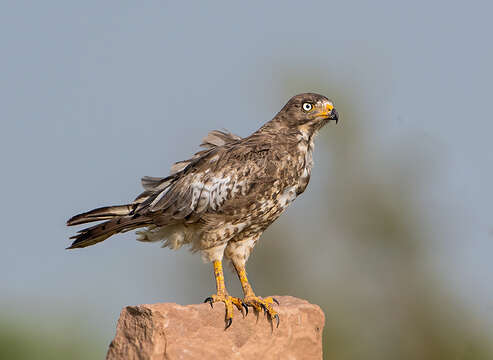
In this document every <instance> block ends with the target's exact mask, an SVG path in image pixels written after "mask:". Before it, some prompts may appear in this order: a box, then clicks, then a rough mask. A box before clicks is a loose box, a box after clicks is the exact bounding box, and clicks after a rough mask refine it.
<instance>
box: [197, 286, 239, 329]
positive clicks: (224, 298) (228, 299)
mask: <svg viewBox="0 0 493 360" xmlns="http://www.w3.org/2000/svg"><path fill="white" fill-rule="evenodd" d="M204 302H205V303H206V302H208V303H209V304H211V307H214V306H213V304H214V303H216V302H222V303H224V306H225V307H226V316H225V321H226V327H225V328H224V330H226V329H227V328H229V327H230V326H231V324H232V323H233V305H234V306H236V308H237V309H238V310H239V311H240V312H241V313H242V315H243V317H244V316H245V313H244V312H243V308H245V310H246V313H247V314H248V308H247V306H246V305H245V304H243V302H242V301H241V299H238V298H237V297H234V296H229V295H227V294H215V295H212V296H210V297H208V298H207V299H205V300H204Z"/></svg>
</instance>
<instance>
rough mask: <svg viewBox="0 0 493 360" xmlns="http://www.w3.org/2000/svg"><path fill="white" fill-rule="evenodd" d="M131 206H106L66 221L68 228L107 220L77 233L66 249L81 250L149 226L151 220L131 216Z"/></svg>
mask: <svg viewBox="0 0 493 360" xmlns="http://www.w3.org/2000/svg"><path fill="white" fill-rule="evenodd" d="M132 210H133V206H132V205H119V206H107V207H102V208H98V209H94V210H91V211H88V212H86V213H83V214H79V215H75V216H74V217H72V218H70V219H69V220H68V221H67V225H68V226H72V225H79V224H85V223H88V222H93V221H101V220H108V221H105V222H103V223H101V224H98V225H94V226H91V227H88V228H86V229H82V230H80V231H78V233H77V235H74V236H72V237H71V238H70V239H75V240H74V242H73V243H72V245H70V246H69V247H68V248H67V249H76V248H83V247H86V246H90V245H94V244H97V243H98V242H101V241H104V240H106V239H107V238H109V237H110V236H112V235H114V234H117V233H123V232H126V231H129V230H133V229H137V228H139V227H143V226H147V225H149V224H151V220H150V219H148V218H146V217H144V216H138V217H135V216H133V215H131V212H132Z"/></svg>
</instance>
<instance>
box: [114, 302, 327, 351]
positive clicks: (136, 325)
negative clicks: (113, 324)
mask: <svg viewBox="0 0 493 360" xmlns="http://www.w3.org/2000/svg"><path fill="white" fill-rule="evenodd" d="M275 298H277V300H279V302H280V304H281V305H280V306H279V307H278V310H279V314H280V318H281V322H280V325H279V328H276V327H275V324H274V326H273V324H272V323H271V322H270V321H269V320H268V319H267V317H266V316H265V315H264V314H259V316H258V320H257V317H256V315H255V313H254V312H253V310H252V309H251V308H250V311H249V314H248V316H246V317H245V318H243V316H242V314H241V313H240V312H239V311H238V310H236V309H235V313H234V319H233V324H232V325H231V327H230V328H229V329H227V330H224V325H225V323H224V305H223V304H214V309H211V307H210V306H209V304H200V305H188V306H182V305H178V304H173V303H163V304H152V305H139V306H127V307H126V308H124V309H123V310H122V312H121V314H120V319H119V320H118V325H117V329H116V336H115V338H114V339H113V341H112V342H111V344H110V347H109V350H108V354H107V357H106V358H107V359H109V360H116V359H128V360H134V359H135V360H137V359H139V360H144V359H169V360H172V359H201V360H207V359H255V360H261V359H265V360H267V359H317V360H320V359H322V330H323V326H324V320H325V319H324V314H323V312H322V310H321V309H320V307H318V306H317V305H313V304H310V303H309V302H307V301H305V300H301V299H298V298H295V297H291V296H275Z"/></svg>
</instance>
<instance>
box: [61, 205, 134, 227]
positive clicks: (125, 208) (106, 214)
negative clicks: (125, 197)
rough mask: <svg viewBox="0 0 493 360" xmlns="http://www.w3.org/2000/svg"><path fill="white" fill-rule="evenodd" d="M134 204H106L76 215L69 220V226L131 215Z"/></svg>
mask: <svg viewBox="0 0 493 360" xmlns="http://www.w3.org/2000/svg"><path fill="white" fill-rule="evenodd" d="M132 210H133V205H130V204H129V205H118V206H105V207H101V208H97V209H94V210H91V211H88V212H85V213H82V214H78V215H75V216H73V217H71V218H70V219H69V220H68V221H67V225H68V226H72V225H80V224H85V223H89V222H93V221H101V220H110V219H113V218H115V217H117V216H125V215H129V214H130V213H131V212H132Z"/></svg>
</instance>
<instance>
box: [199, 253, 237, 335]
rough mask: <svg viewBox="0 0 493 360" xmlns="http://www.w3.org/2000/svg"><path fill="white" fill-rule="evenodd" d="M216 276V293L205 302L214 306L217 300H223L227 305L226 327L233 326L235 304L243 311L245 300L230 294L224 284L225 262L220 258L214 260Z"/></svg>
mask: <svg viewBox="0 0 493 360" xmlns="http://www.w3.org/2000/svg"><path fill="white" fill-rule="evenodd" d="M214 277H215V278H216V289H217V291H216V294H215V295H212V296H210V297H208V298H207V299H205V300H204V302H208V303H209V304H211V307H213V305H212V304H213V303H215V302H223V303H224V305H225V307H226V317H225V320H226V329H227V328H228V327H230V326H231V323H232V322H233V305H235V306H236V308H237V309H238V310H240V311H241V313H243V306H244V305H243V302H242V301H241V300H240V299H238V298H236V297H233V296H229V295H228V291H227V290H226V286H225V285H224V273H223V264H222V262H221V261H220V260H216V261H214Z"/></svg>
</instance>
